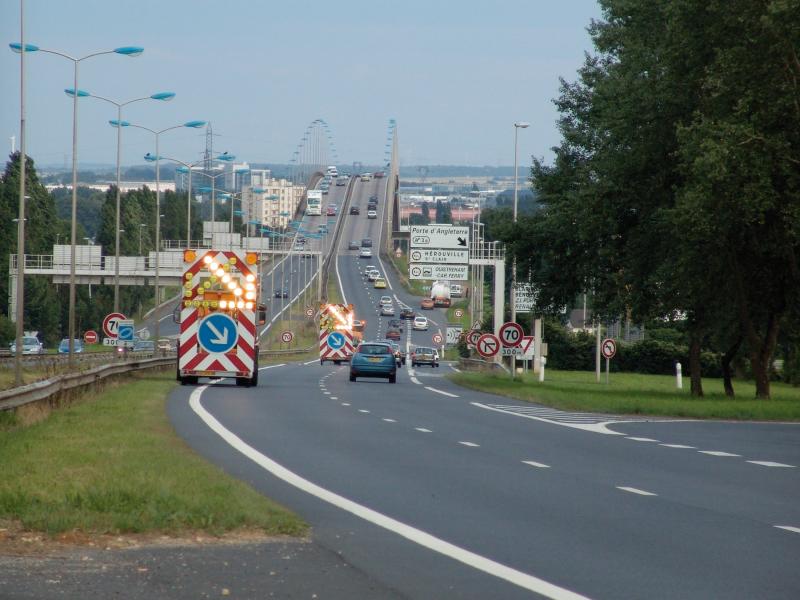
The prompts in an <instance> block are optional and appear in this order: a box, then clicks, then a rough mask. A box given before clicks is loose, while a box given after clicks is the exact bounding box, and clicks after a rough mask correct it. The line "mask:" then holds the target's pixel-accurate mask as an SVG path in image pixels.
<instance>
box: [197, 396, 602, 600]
mask: <svg viewBox="0 0 800 600" xmlns="http://www.w3.org/2000/svg"><path fill="white" fill-rule="evenodd" d="M206 388H208V386H202V387H199V388H196V389H195V390H194V391H193V392H192V394H191V396H190V398H189V405H190V406H191V408H192V410H193V411H194V412H195V414H197V416H198V417H200V418H201V419H202V420H203V422H204V423H205V424H206V425H207V426H208V428H209V429H211V430H212V431H213V432H214V433H216V434H217V435H219V436H220V437H221V438H222V439H223V440H224V441H225V442H226V443H227V444H229V445H230V446H231V447H232V448H234V449H235V450H237V451H238V452H240V453H241V454H243V455H244V456H245V457H247V458H248V459H249V460H251V461H253V462H254V463H255V464H257V465H258V466H259V467H261V468H262V469H264V470H265V471H267V472H269V473H272V474H273V475H274V476H275V477H278V478H280V479H282V480H283V481H285V482H286V483H288V484H289V485H292V486H294V487H296V488H297V489H299V490H301V491H303V492H305V493H307V494H310V495H312V496H314V497H316V498H319V499H320V500H322V501H323V502H327V503H329V504H331V505H333V506H335V507H337V508H339V509H341V510H344V511H347V512H349V513H350V514H353V515H355V516H357V517H359V518H361V519H364V520H365V521H367V522H369V523H372V524H374V525H377V526H378V527H382V528H383V529H386V530H388V531H391V532H393V533H395V534H397V535H399V536H401V537H404V538H406V539H407V540H410V541H412V542H414V543H416V544H418V545H420V546H422V547H424V548H428V549H429V550H433V551H434V552H438V553H439V554H441V555H443V556H447V557H449V558H451V559H453V560H455V561H458V562H460V563H462V564H465V565H467V566H469V567H472V568H473V569H476V570H479V571H482V572H483V573H486V574H488V575H491V576H493V577H497V578H499V579H502V580H504V581H507V582H509V583H511V584H513V585H516V586H518V587H521V588H523V589H526V590H528V591H531V592H534V593H536V594H540V595H542V596H545V597H547V598H551V599H553V600H588V599H587V598H586V596H582V595H580V594H577V593H575V592H572V591H570V590H568V589H566V588H562V587H559V586H557V585H555V584H553V583H550V582H549V581H545V580H544V579H540V578H539V577H536V576H535V575H531V574H530V573H525V572H523V571H518V570H517V569H514V568H512V567H509V566H506V565H504V564H502V563H499V562H497V561H494V560H492V559H490V558H487V557H485V556H481V555H480V554H476V553H475V552H471V551H469V550H466V549H464V548H461V547H459V546H456V545H455V544H451V543H450V542H448V541H446V540H443V539H441V538H437V537H435V536H433V535H431V534H430V533H427V532H425V531H423V530H421V529H417V528H416V527H412V526H411V525H407V524H406V523H403V522H402V521H398V520H396V519H393V518H391V517H388V516H386V515H384V514H382V513H380V512H378V511H376V510H373V509H371V508H369V507H367V506H364V505H363V504H358V503H357V502H353V501H352V500H350V499H348V498H345V497H344V496H340V495H339V494H336V493H334V492H332V491H330V490H328V489H325V488H323V487H322V486H319V485H317V484H315V483H313V482H311V481H309V480H308V479H305V478H303V477H301V476H300V475H298V474H296V473H294V472H293V471H290V470H289V469H287V468H286V467H284V466H283V465H281V464H279V463H277V462H275V461H274V460H272V459H271V458H269V457H268V456H266V455H264V454H262V453H261V452H259V451H258V450H256V449H255V448H253V447H252V446H250V445H248V444H246V443H245V442H244V441H243V440H242V439H241V438H239V437H238V436H237V435H236V434H234V433H233V432H232V431H230V430H229V429H226V428H225V426H224V425H222V423H220V422H219V421H218V420H217V419H216V418H215V417H214V416H213V415H212V414H211V413H210V412H208V411H207V410H206V409H205V408H204V407H203V405H202V404H201V402H200V399H201V398H202V394H203V392H204V391H205V390H206Z"/></svg>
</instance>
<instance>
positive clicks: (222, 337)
mask: <svg viewBox="0 0 800 600" xmlns="http://www.w3.org/2000/svg"><path fill="white" fill-rule="evenodd" d="M206 325H208V328H209V329H210V330H211V333H213V334H214V335H215V336H217V338H216V339H214V340H209V341H210V342H211V343H212V344H222V345H223V346H224V345H227V343H228V329H227V327H223V329H224V330H225V333H224V334H223V333H220V332H219V329H217V328H216V327H214V324H213V323H212V322H211V321H208V322H207V323H206Z"/></svg>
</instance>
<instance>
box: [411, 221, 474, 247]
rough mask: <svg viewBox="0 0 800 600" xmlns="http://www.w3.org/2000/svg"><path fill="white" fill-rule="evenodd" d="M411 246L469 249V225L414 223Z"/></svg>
mask: <svg viewBox="0 0 800 600" xmlns="http://www.w3.org/2000/svg"><path fill="white" fill-rule="evenodd" d="M410 241H411V248H438V249H452V250H458V249H462V250H468V248H469V246H468V244H469V227H453V226H452V225H412V226H411V232H410Z"/></svg>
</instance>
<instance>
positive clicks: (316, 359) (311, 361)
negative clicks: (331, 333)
mask: <svg viewBox="0 0 800 600" xmlns="http://www.w3.org/2000/svg"><path fill="white" fill-rule="evenodd" d="M315 362H319V359H318V358H315V359H314V360H310V361H308V362H304V363H303V366H308V365H310V364H312V363H315Z"/></svg>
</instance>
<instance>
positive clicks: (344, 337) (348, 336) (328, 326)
mask: <svg viewBox="0 0 800 600" xmlns="http://www.w3.org/2000/svg"><path fill="white" fill-rule="evenodd" d="M354 353H355V346H354V345H353V305H352V304H322V305H320V309H319V364H321V365H324V364H325V361H331V362H333V363H335V364H337V365H338V364H340V363H342V362H347V361H349V360H350V358H351V357H352V356H353V354H354Z"/></svg>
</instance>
